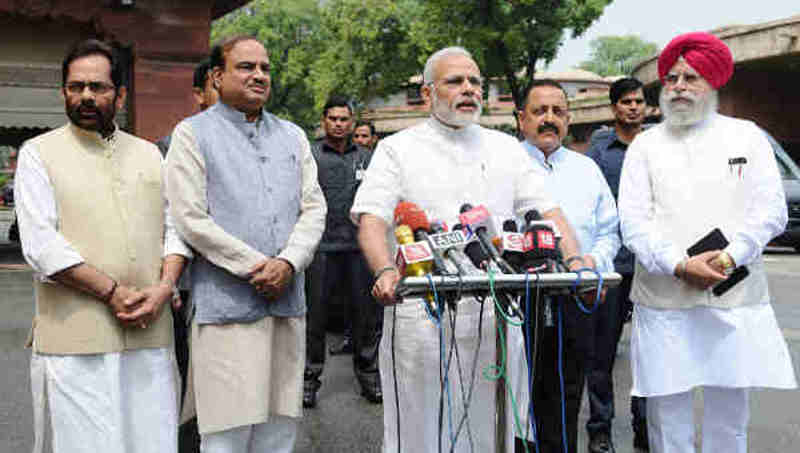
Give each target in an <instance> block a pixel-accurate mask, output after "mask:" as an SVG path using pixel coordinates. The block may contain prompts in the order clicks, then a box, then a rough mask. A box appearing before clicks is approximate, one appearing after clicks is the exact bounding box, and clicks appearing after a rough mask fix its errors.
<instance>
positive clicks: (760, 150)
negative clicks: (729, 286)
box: [725, 127, 788, 266]
mask: <svg viewBox="0 0 800 453" xmlns="http://www.w3.org/2000/svg"><path fill="white" fill-rule="evenodd" d="M753 129H754V130H753V133H752V134H751V135H750V136H749V137H750V139H749V141H748V145H747V146H748V147H750V149H751V151H750V153H749V155H750V156H751V160H752V162H750V163H748V164H747V171H746V172H745V173H744V176H745V178H747V179H748V180H749V181H748V182H749V187H751V188H752V190H751V191H750V194H751V198H750V200H749V201H748V202H747V205H746V206H747V207H746V208H745V211H744V212H745V213H747V216H746V217H745V219H744V223H743V224H742V225H741V227H740V228H739V229H738V230H737V231H736V233H734V235H733V238H731V242H730V244H729V245H728V247H726V248H725V251H726V252H728V254H730V256H731V258H733V260H734V262H735V263H736V265H737V266H743V265H747V264H749V263H750V262H752V261H753V260H754V259H755V258H756V257H758V256H759V255H760V254H761V251H762V250H764V247H766V246H767V243H768V242H769V241H771V240H772V238H774V237H775V236H777V235H779V234H780V233H781V232H783V230H784V229H785V228H786V222H787V221H788V212H787V207H786V195H785V193H784V191H783V184H782V181H781V176H780V172H779V171H778V166H777V163H776V162H775V154H774V151H773V148H772V145H771V144H770V143H769V141H768V140H767V138H766V135H765V134H763V133H762V132H761V131H760V130H757V129H756V128H755V127H754V128H753ZM776 145H777V144H776Z"/></svg>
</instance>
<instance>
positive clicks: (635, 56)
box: [580, 35, 658, 76]
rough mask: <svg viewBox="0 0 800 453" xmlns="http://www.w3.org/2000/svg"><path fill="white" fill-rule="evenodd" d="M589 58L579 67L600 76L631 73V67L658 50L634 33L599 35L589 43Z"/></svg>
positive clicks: (655, 46) (654, 45)
mask: <svg viewBox="0 0 800 453" xmlns="http://www.w3.org/2000/svg"><path fill="white" fill-rule="evenodd" d="M589 46H590V47H591V59H590V60H588V61H584V62H583V63H581V64H580V68H581V69H586V70H587V71H592V72H594V73H597V74H600V75H602V76H609V75H631V74H632V73H633V68H635V67H636V65H637V64H639V63H641V62H642V61H643V60H645V59H647V58H648V57H651V56H653V55H655V54H656V52H658V46H657V45H656V44H654V43H652V42H647V41H645V40H643V39H642V38H640V37H638V36H636V35H627V36H601V37H599V38H596V39H593V40H592V42H590V43H589Z"/></svg>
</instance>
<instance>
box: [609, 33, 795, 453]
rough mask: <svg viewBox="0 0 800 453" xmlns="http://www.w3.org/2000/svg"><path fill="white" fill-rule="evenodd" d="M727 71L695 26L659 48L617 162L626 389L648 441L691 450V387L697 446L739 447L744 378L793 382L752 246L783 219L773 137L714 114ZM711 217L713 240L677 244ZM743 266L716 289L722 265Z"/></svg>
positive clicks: (712, 41) (725, 53)
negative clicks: (652, 117)
mask: <svg viewBox="0 0 800 453" xmlns="http://www.w3.org/2000/svg"><path fill="white" fill-rule="evenodd" d="M732 72H733V62H732V58H731V54H730V51H729V50H728V48H727V46H725V44H724V43H722V41H720V40H719V39H717V38H716V37H714V36H712V35H710V34H707V33H690V34H687V35H682V36H679V37H677V38H675V39H674V40H673V41H672V42H671V43H670V44H669V45H668V46H667V47H666V48H665V49H664V51H663V52H662V54H661V55H660V57H659V76H660V78H661V80H662V83H663V84H664V88H663V90H662V94H661V99H660V105H661V110H662V112H663V114H664V117H665V121H664V123H662V124H660V125H658V126H656V127H653V128H652V129H649V130H648V131H645V132H643V133H641V134H640V135H639V136H637V138H636V139H635V140H634V141H633V143H632V144H631V146H630V148H628V154H627V157H626V159H625V164H624V167H623V170H622V176H621V182H620V195H619V213H620V221H621V225H622V233H623V241H624V243H625V245H626V246H628V247H629V248H630V249H631V250H632V251H633V252H634V254H635V255H636V259H637V262H636V271H635V276H634V281H633V289H632V291H631V300H633V301H634V302H635V304H636V305H635V309H634V318H633V331H632V337H631V355H632V359H631V362H632V368H633V389H632V394H633V395H634V396H645V397H647V398H648V406H647V421H648V430H649V437H650V448H651V450H652V451H654V452H694V451H695V450H694V420H693V409H692V390H693V389H696V388H702V389H703V391H704V416H703V451H704V452H733V453H741V452H745V451H747V425H748V417H749V407H748V389H749V388H752V387H771V388H783V389H788V388H794V387H796V382H795V377H794V373H793V370H792V365H791V361H790V358H789V354H788V351H787V347H786V343H785V340H784V339H783V336H782V335H781V332H780V330H779V328H778V325H777V323H776V320H775V315H774V312H773V310H772V307H771V305H770V294H769V290H768V287H767V278H766V272H765V270H764V264H763V260H762V257H761V254H762V250H763V248H764V247H765V246H766V244H767V243H768V242H769V241H770V240H771V239H772V238H773V237H775V236H776V235H778V234H779V233H780V232H781V231H782V230H783V228H784V227H785V224H786V219H787V214H786V200H785V197H784V193H783V189H782V186H781V180H780V176H779V174H778V169H777V167H776V164H775V159H774V157H773V155H772V148H771V147H770V145H769V143H768V142H767V140H766V138H765V136H764V134H763V133H762V132H761V131H760V130H759V129H758V128H757V127H756V126H755V125H754V124H753V123H751V122H749V121H743V120H738V119H734V118H730V117H727V116H723V115H720V114H718V113H716V104H717V90H718V89H719V88H720V87H721V86H722V85H724V84H725V83H726V82H727V80H728V79H729V78H730V76H731V74H732ZM714 228H719V229H720V230H721V231H722V233H723V234H724V235H725V237H726V238H727V239H728V241H730V243H729V245H728V246H726V247H725V248H724V249H723V250H711V251H707V252H705V253H701V254H699V255H695V256H693V257H688V256H687V248H689V247H690V246H692V245H693V244H694V243H695V242H697V241H698V240H699V239H700V238H702V237H703V236H704V235H705V234H707V233H709V232H710V231H711V230H713V229H714ZM735 266H747V268H748V269H749V271H750V275H749V276H748V277H746V278H745V279H744V280H742V281H741V282H739V283H738V284H737V285H736V286H734V287H733V288H732V289H730V290H729V291H728V292H726V293H724V294H723V295H721V296H715V295H714V294H712V287H713V286H714V285H715V284H717V283H718V282H720V281H722V280H724V279H725V278H726V274H725V272H726V271H730V270H732V269H733V268H734V267H735Z"/></svg>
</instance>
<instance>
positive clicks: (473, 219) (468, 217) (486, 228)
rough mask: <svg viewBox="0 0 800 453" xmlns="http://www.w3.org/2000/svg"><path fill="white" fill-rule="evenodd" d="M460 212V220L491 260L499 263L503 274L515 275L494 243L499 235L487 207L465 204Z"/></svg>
mask: <svg viewBox="0 0 800 453" xmlns="http://www.w3.org/2000/svg"><path fill="white" fill-rule="evenodd" d="M460 211H461V215H459V216H458V220H459V221H460V222H461V224H462V225H465V226H468V227H469V229H470V230H471V231H472V232H474V233H475V235H476V236H477V237H478V241H480V245H482V246H483V248H484V250H485V251H486V254H488V255H489V258H491V260H492V261H494V262H495V263H497V265H498V266H499V267H500V270H501V271H502V272H503V273H505V274H515V273H516V271H515V270H514V268H513V267H512V266H511V265H510V264H508V263H507V262H506V260H504V259H503V257H501V256H500V253H499V252H498V251H497V248H495V246H494V244H493V243H492V238H493V237H494V236H496V235H497V234H496V233H495V231H494V222H492V219H491V217H490V216H489V211H488V210H487V209H486V207H484V206H478V207H476V208H473V207H472V205H471V204H469V203H464V204H463V205H461V209H460Z"/></svg>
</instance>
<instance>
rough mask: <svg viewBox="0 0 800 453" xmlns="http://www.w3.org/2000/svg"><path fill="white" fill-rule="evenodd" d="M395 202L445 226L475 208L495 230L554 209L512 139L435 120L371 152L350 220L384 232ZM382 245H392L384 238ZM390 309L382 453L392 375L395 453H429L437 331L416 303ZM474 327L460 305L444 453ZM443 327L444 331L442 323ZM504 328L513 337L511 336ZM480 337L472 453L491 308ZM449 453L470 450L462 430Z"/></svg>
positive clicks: (391, 448)
mask: <svg viewBox="0 0 800 453" xmlns="http://www.w3.org/2000/svg"><path fill="white" fill-rule="evenodd" d="M401 200H405V201H411V202H414V203H416V204H417V205H419V206H420V207H421V208H422V209H424V210H425V211H426V212H427V213H428V217H429V219H431V220H442V221H445V222H447V224H448V225H454V224H455V223H457V218H458V213H459V208H460V207H461V205H462V204H463V203H471V204H473V205H475V206H477V205H480V204H483V205H485V206H486V207H487V208H488V210H489V212H490V214H492V215H493V216H495V220H496V221H499V222H500V223H502V220H505V219H510V218H514V217H515V216H517V215H522V214H524V213H525V212H526V211H527V210H528V209H531V208H535V209H537V210H539V212H545V211H548V210H550V209H552V208H555V207H556V205H555V204H554V203H553V202H552V201H551V199H550V197H549V196H548V194H547V190H546V188H545V186H544V176H543V175H542V173H541V170H538V169H536V168H535V167H534V166H533V164H532V162H531V161H530V157H528V156H527V155H526V153H525V151H524V150H523V149H522V148H521V146H520V144H519V143H518V142H517V141H516V140H515V139H514V138H513V137H511V136H509V135H506V134H503V133H500V132H496V131H491V130H487V129H484V128H481V127H480V126H476V125H473V126H468V127H466V128H463V129H459V130H452V129H449V128H446V127H444V126H442V125H441V124H440V123H439V122H438V121H437V120H435V119H429V120H428V121H426V122H425V123H423V124H420V125H418V126H414V127H411V128H409V129H406V130H404V131H401V132H399V133H397V134H395V135H392V136H390V137H388V138H386V139H384V140H382V141H381V142H380V143H379V144H378V148H377V149H376V151H375V154H374V156H373V158H372V162H371V163H370V166H369V169H368V170H367V172H366V175H365V177H364V181H363V182H362V184H361V187H360V188H359V191H358V193H357V194H356V198H355V201H354V203H353V208H352V210H351V213H352V215H353V219H354V221H357V220H358V216H359V215H360V214H362V213H370V214H373V215H376V216H378V217H380V218H382V219H384V220H385V221H386V222H387V224H389V225H391V224H392V213H393V210H394V208H395V206H396V205H397V203H398V202H399V201H401ZM498 229H499V228H498ZM387 239H388V241H389V243H390V244H394V238H393V237H392V235H391V234H390V237H388V238H387ZM396 310H397V311H396V313H397V322H396V326H395V329H396V330H395V332H394V335H392V325H393V313H395V308H387V309H386V318H385V321H384V332H383V340H382V342H381V350H380V369H381V383H382V385H383V392H384V406H383V407H384V439H383V451H384V452H387V453H388V452H395V451H396V448H397V437H398V436H397V402H396V399H395V392H394V379H393V367H394V368H395V369H396V372H397V384H398V394H399V400H400V411H399V412H400V440H401V449H402V451H409V452H415V453H428V452H429V453H433V452H436V451H438V448H437V442H438V440H437V439H438V433H439V422H438V415H439V395H440V390H439V389H440V384H439V364H440V360H439V359H440V347H439V344H440V343H439V329H438V328H437V327H436V326H435V325H434V324H433V323H432V322H431V321H430V320H429V319H428V318H427V316H426V314H425V312H424V309H423V308H422V305H421V302H420V300H419V299H407V300H406V301H405V302H404V303H402V304H400V305H397V306H396ZM480 319H481V316H480V310H479V305H478V304H477V303H476V302H474V301H472V300H464V301H462V303H461V304H460V305H459V311H458V315H457V320H456V341H457V344H458V345H459V348H460V350H459V352H460V356H461V361H462V369H463V370H464V373H463V379H464V384H463V386H462V385H461V383H460V381H459V375H458V372H457V371H456V370H457V365H456V363H455V358H454V359H453V363H452V365H451V370H450V373H449V375H448V378H449V382H450V399H451V401H452V410H448V409H447V407H445V410H444V415H443V417H444V421H443V429H442V447H443V450H444V451H449V447H450V441H449V436H450V433H451V430H450V420H451V419H452V425H453V428H452V432H455V431H456V430H457V425H458V422H459V420H460V418H461V417H460V415H461V414H462V413H463V404H462V402H461V401H462V393H461V392H462V390H463V391H464V392H466V391H467V390H468V388H469V381H470V374H471V370H472V360H473V357H474V354H475V350H476V348H477V346H478V344H479V341H478V323H479V320H480ZM443 324H444V325H445V326H447V325H448V322H447V321H444V322H443ZM509 330H510V331H511V332H515V334H518V329H513V328H509ZM481 332H482V341H481V342H480V345H481V346H480V350H479V355H478V364H477V374H476V380H475V385H474V393H473V395H472V403H471V406H470V411H469V412H470V425H469V426H470V429H471V432H472V439H473V441H474V451H476V452H479V451H480V452H485V451H494V438H495V436H494V427H495V423H494V413H495V412H494V410H493V408H494V398H495V395H494V393H495V392H494V391H495V383H494V382H492V381H488V380H486V379H485V378H484V377H483V376H482V370H483V369H484V368H485V367H486V366H488V365H492V364H494V361H495V360H494V357H495V323H494V307H492V306H491V305H490V304H487V306H486V307H485V311H484V313H483V325H482V329H481ZM443 336H444V337H445V343H446V344H445V346H444V348H445V351H447V350H448V344H449V328H447V327H446V330H445V331H444V335H443ZM509 341H513V340H509ZM392 349H394V356H395V360H394V361H393V359H392ZM445 398H447V396H446V397H445ZM509 412H510V411H509ZM508 426H509V427H510V426H511V423H509V424H508ZM510 435H511V431H510V430H509V431H508V433H507V439H508V442H507V444H508V445H509V451H513V443H512V442H511V437H510ZM455 451H456V452H467V451H471V449H470V443H469V435H468V433H467V431H466V427H464V429H463V432H462V433H461V434H460V435H459V437H458V441H457V443H456V448H455Z"/></svg>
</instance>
